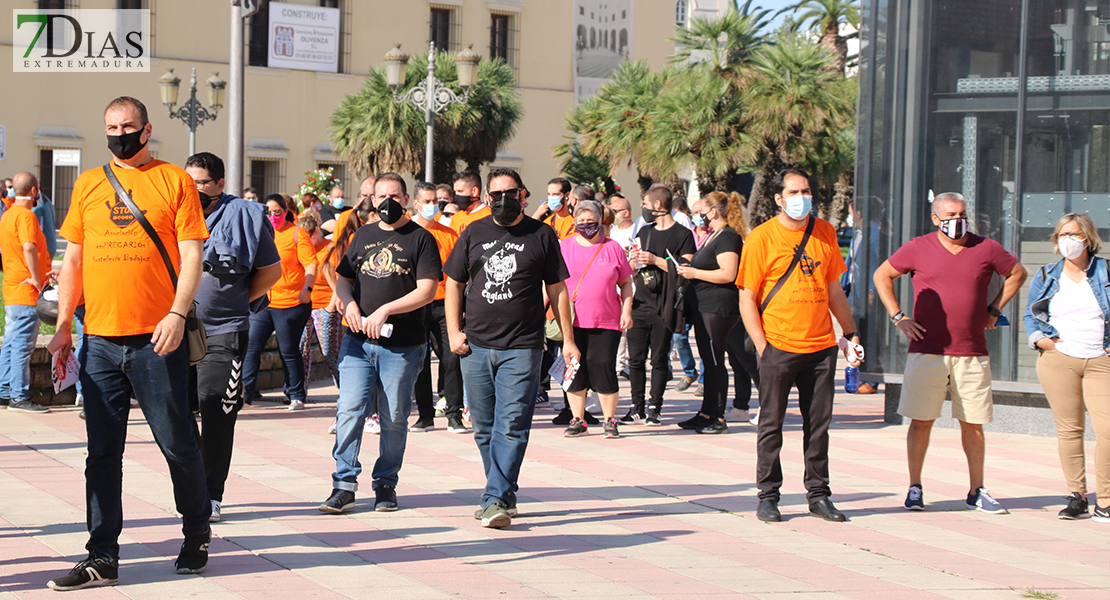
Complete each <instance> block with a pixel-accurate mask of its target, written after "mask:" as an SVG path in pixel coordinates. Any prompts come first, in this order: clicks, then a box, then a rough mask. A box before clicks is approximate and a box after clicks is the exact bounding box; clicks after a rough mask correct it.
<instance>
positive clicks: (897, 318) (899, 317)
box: [890, 311, 906, 325]
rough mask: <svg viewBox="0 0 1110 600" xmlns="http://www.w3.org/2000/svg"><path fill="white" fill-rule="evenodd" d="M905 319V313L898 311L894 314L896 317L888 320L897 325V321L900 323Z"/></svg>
mask: <svg viewBox="0 0 1110 600" xmlns="http://www.w3.org/2000/svg"><path fill="white" fill-rule="evenodd" d="M905 318H906V313H904V312H902V311H898V314H896V315H894V316H893V317H891V318H890V322H891V323H894V324H895V325H897V324H898V321H901V320H902V319H905Z"/></svg>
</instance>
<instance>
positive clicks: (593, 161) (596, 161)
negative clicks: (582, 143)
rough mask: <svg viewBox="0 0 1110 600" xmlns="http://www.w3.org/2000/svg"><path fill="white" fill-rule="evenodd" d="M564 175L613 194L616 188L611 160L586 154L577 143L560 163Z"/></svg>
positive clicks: (571, 179) (574, 180) (576, 181)
mask: <svg viewBox="0 0 1110 600" xmlns="http://www.w3.org/2000/svg"><path fill="white" fill-rule="evenodd" d="M559 168H560V170H561V171H562V172H563V177H566V178H567V179H569V180H570V181H573V182H575V183H585V184H589V185H590V186H592V187H593V188H594V189H595V190H597V191H600V192H605V194H606V195H609V194H612V193H613V192H615V191H617V190H616V183H615V182H614V181H613V178H612V176H611V174H612V167H611V166H610V165H609V161H607V160H605V159H604V158H600V157H598V156H595V155H593V154H585V153H583V152H582V148H581V147H579V146H578V144H577V143H575V144H573V145H572V146H571V148H570V151H569V153H568V154H566V155H565V156H564V157H563V162H562V163H560V164H559Z"/></svg>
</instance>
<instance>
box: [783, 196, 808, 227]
mask: <svg viewBox="0 0 1110 600" xmlns="http://www.w3.org/2000/svg"><path fill="white" fill-rule="evenodd" d="M785 200H786V202H784V203H783V204H785V206H783V207H782V211H783V212H785V213H786V216H788V217H790V218H791V219H794V220H795V221H797V220H799V219H801V218H803V217H805V216H806V215H808V214H809V213H810V211H812V210H813V196H802V195H798V196H791V197H789V198H786V199H785Z"/></svg>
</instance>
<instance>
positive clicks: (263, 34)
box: [247, 0, 270, 67]
mask: <svg viewBox="0 0 1110 600" xmlns="http://www.w3.org/2000/svg"><path fill="white" fill-rule="evenodd" d="M269 45H270V0H258V12H256V13H254V14H253V15H251V16H250V17H248V22H247V64H248V65H250V66H252V67H265V66H267V65H268V64H269Z"/></svg>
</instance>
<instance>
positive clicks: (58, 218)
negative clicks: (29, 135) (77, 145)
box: [38, 146, 81, 224]
mask: <svg viewBox="0 0 1110 600" xmlns="http://www.w3.org/2000/svg"><path fill="white" fill-rule="evenodd" d="M55 151H59V152H64V153H67V154H72V153H74V152H80V150H76V149H74V148H44V147H42V146H40V147H39V164H38V171H39V189H41V190H42V193H43V194H45V195H46V197H47V198H50V199H51V200H52V201H53V202H54V222H55V223H58V224H60V223H62V222H63V221H65V218H66V214H67V213H69V201H70V196H71V195H73V185H74V183H76V182H77V176H78V175H80V174H81V167H80V166H79V165H74V164H72V163H69V164H66V165H64V166H63V165H55V161H54V152H55Z"/></svg>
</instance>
